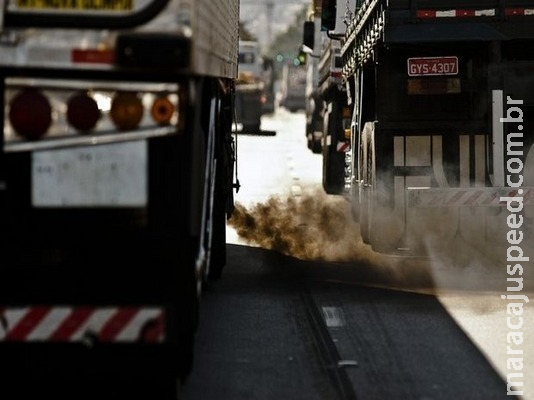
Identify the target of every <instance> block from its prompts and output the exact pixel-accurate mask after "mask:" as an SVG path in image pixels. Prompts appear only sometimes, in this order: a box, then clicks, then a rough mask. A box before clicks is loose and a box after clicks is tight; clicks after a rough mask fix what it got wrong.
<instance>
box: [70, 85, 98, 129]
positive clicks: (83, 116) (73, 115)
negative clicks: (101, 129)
mask: <svg viewBox="0 0 534 400" xmlns="http://www.w3.org/2000/svg"><path fill="white" fill-rule="evenodd" d="M99 119H100V110H99V109H98V104H97V103H96V101H95V100H94V99H93V98H92V97H90V96H89V95H87V93H79V94H75V95H73V96H72V97H71V98H70V99H69V100H68V102H67V120H68V121H69V124H70V125H71V126H73V127H74V128H75V129H77V130H79V131H82V132H83V131H89V130H91V129H93V128H94V127H95V126H96V123H97V122H98V120H99Z"/></svg>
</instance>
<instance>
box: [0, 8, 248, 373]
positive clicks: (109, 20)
mask: <svg viewBox="0 0 534 400" xmlns="http://www.w3.org/2000/svg"><path fill="white" fill-rule="evenodd" d="M0 4H1V5H2V7H1V8H0V75H1V76H0V89H1V90H0V93H1V96H0V99H1V101H2V107H0V110H1V112H2V116H3V118H2V119H3V121H4V122H3V134H2V135H0V238H1V240H0V255H1V260H2V261H1V262H0V282H2V290H0V358H1V359H2V363H3V365H4V367H6V366H7V367H8V368H7V370H8V371H4V369H2V371H3V372H6V373H8V375H5V374H3V379H7V378H6V377H7V376H15V377H21V376H36V375H38V376H43V375H46V376H48V377H51V376H57V377H87V378H89V377H91V376H97V375H98V376H100V375H111V376H128V377H135V376H139V377H143V378H146V377H149V376H150V377H158V378H161V379H169V380H175V381H181V380H183V379H185V377H186V376H187V375H188V374H189V372H190V371H191V367H192V359H193V343H194V337H195V332H196V330H197V324H198V323H197V319H198V308H199V301H200V295H201V291H202V287H203V285H204V284H205V283H206V282H207V281H208V279H217V278H218V277H219V276H220V274H221V271H222V269H223V267H224V265H225V262H226V253H225V246H226V240H225V226H226V219H227V218H228V217H229V216H230V215H231V212H232V209H233V168H234V161H235V156H234V146H233V136H232V122H233V116H234V92H235V87H234V86H235V79H236V77H237V52H238V37H239V32H238V20H239V1H238V0H230V1H225V2H223V3H221V2H218V1H214V0H151V1H140V0H133V1H121V0H116V1H93V2H81V1H54V2H42V1H39V0H29V1H17V0H5V1H1V2H0ZM32 374H33V375H32ZM61 379H63V378H61Z"/></svg>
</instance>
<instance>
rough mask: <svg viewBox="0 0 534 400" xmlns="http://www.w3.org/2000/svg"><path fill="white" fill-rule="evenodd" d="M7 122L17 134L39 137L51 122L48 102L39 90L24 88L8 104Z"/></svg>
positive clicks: (31, 138) (28, 137) (26, 136)
mask: <svg viewBox="0 0 534 400" xmlns="http://www.w3.org/2000/svg"><path fill="white" fill-rule="evenodd" d="M9 122H11V125H12V126H13V129H14V130H15V132H16V133H17V135H19V136H22V137H24V138H26V139H28V140H36V139H39V138H40V137H41V136H43V135H44V134H45V133H46V132H47V131H48V128H49V127H50V124H51V123H52V108H51V107H50V102H49V101H48V99H47V98H46V97H45V96H44V95H43V94H42V93H41V92H39V91H37V90H35V89H25V90H23V91H21V92H19V93H18V94H17V95H16V96H15V97H13V99H12V100H11V102H10V104H9Z"/></svg>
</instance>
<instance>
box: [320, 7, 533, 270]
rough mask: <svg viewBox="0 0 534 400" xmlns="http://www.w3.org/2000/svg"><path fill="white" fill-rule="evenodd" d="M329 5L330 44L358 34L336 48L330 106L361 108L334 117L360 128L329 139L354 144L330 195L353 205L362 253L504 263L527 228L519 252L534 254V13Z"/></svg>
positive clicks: (528, 9)
mask: <svg viewBox="0 0 534 400" xmlns="http://www.w3.org/2000/svg"><path fill="white" fill-rule="evenodd" d="M321 6H322V10H321V15H322V26H324V27H325V29H326V30H327V31H328V32H329V33H330V32H332V31H334V30H335V29H336V23H335V20H336V18H340V17H342V18H343V20H344V21H345V28H344V29H343V32H335V33H336V35H330V36H331V37H333V38H334V39H337V40H338V42H339V47H340V51H339V57H340V66H341V68H342V75H341V80H342V82H341V85H339V86H338V90H337V91H336V92H335V95H334V96H333V98H332V99H331V100H326V101H327V102H328V105H327V107H328V108H331V109H336V108H338V109H343V108H345V106H346V107H348V111H349V112H348V113H345V112H343V113H342V115H337V116H336V115H335V114H331V115H332V116H334V118H335V119H336V121H337V124H338V125H341V126H343V125H344V124H343V120H345V117H348V120H349V122H350V123H349V124H348V126H347V125H345V126H343V129H337V130H336V131H335V132H332V131H329V133H328V134H329V135H331V138H330V139H329V141H328V142H329V143H331V144H335V145H336V146H337V145H340V146H341V143H343V142H345V143H347V145H346V146H345V148H344V151H345V155H344V157H343V158H344V161H345V162H344V165H343V167H344V168H340V167H339V164H337V165H336V166H334V168H333V170H335V171H336V172H335V174H333V175H334V177H335V178H336V179H337V181H336V187H332V188H331V189H333V190H332V192H333V193H337V194H338V195H342V196H344V197H346V198H347V199H348V201H349V203H350V206H351V210H352V216H353V218H354V220H355V221H358V222H359V227H360V233H361V237H362V240H363V241H364V242H365V243H367V244H368V245H369V246H371V248H372V249H373V250H375V251H377V252H379V253H383V254H389V255H396V256H397V255H398V256H425V257H426V256H434V255H436V254H439V255H445V256H451V255H452V256H454V255H455V254H461V253H463V252H464V250H465V251H468V252H469V253H467V254H481V255H483V256H484V257H486V259H488V260H500V259H502V256H503V255H504V257H506V255H507V250H506V248H507V247H508V246H510V243H511V242H510V240H507V237H506V231H508V226H510V223H511V222H510V221H512V222H513V221H515V222H517V223H512V225H514V226H515V227H516V228H519V229H520V230H521V233H520V234H519V235H520V239H518V240H515V239H514V240H512V241H513V242H514V243H516V244H519V243H520V244H521V246H524V249H525V250H524V251H525V253H526V251H527V250H526V249H529V248H532V245H533V240H534V239H533V232H532V229H533V218H534V213H533V205H534V196H533V195H534V192H533V189H532V187H533V186H534V176H533V175H534V150H533V149H534V52H533V49H534V2H532V1H516V0H500V1H497V0H487V1H486V0H482V1H468V0H454V1H453V0H450V1H442V2H439V4H438V3H437V2H434V1H427V0H409V1H408V0H389V1H383V0H363V1H362V0H358V1H356V2H355V4H353V5H350V4H349V3H347V2H346V1H341V0H340V1H337V2H336V1H334V0H323V1H322V4H321ZM336 104H338V106H336ZM329 118H330V117H329ZM327 125H328V124H326V125H325V127H326V126H327ZM325 129H327V128H325ZM334 134H335V135H337V137H336V136H334ZM340 158H341V157H335V160H330V161H332V162H336V163H337V162H339V160H340ZM327 162H328V161H327ZM342 180H343V181H344V185H341V182H342ZM516 213H519V214H520V215H521V216H518V215H516ZM508 238H510V236H509V237H508ZM512 239H513V238H512ZM516 239H517V237H516ZM516 247H517V248H516V249H515V250H516V251H517V255H518V257H515V258H516V259H519V258H521V257H520V256H521V255H522V254H523V248H521V247H520V246H516ZM514 254H515V253H514ZM512 259H514V257H512ZM508 260H510V257H509V258H508ZM458 261H459V262H465V261H461V260H458Z"/></svg>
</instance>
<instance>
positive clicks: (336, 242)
mask: <svg viewBox="0 0 534 400" xmlns="http://www.w3.org/2000/svg"><path fill="white" fill-rule="evenodd" d="M228 224H229V225H230V226H232V227H233V228H234V229H235V230H236V231H237V234H238V235H239V237H240V238H241V239H243V240H244V241H246V242H247V243H249V244H254V245H257V246H259V247H262V248H265V249H269V250H275V251H278V252H280V253H282V254H285V255H288V256H291V257H295V258H299V259H302V260H315V261H338V262H349V261H367V262H369V261H370V260H371V259H372V258H373V257H374V255H373V252H372V251H371V250H369V249H368V248H367V246H365V245H364V244H363V242H362V240H361V237H360V235H359V229H358V226H357V224H356V223H355V222H353V221H352V218H351V216H350V209H349V203H348V202H347V201H346V200H345V199H343V198H341V197H338V196H329V195H327V194H325V193H324V192H323V191H322V190H317V191H316V192H312V193H307V194H306V193H303V195H302V196H299V197H288V198H283V197H281V196H273V197H270V198H269V199H268V200H267V201H265V202H263V203H256V204H254V205H252V206H251V207H246V206H244V205H242V204H240V203H237V204H236V208H235V210H234V213H233V214H232V218H230V219H229V220H228Z"/></svg>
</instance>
